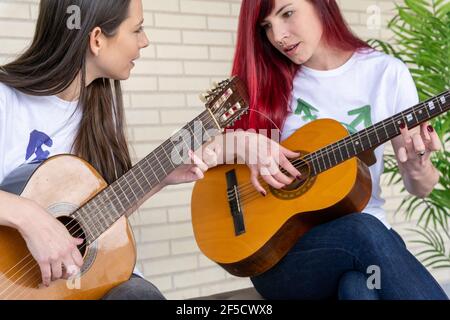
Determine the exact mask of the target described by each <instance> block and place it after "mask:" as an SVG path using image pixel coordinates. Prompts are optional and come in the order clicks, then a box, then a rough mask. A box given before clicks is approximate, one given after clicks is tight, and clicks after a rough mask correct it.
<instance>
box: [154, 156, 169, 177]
mask: <svg viewBox="0 0 450 320" xmlns="http://www.w3.org/2000/svg"><path fill="white" fill-rule="evenodd" d="M153 157H154V158H155V159H156V161H157V162H158V163H159V165H160V167H161V168H162V169H163V171H164V173H165V174H166V175H167V172H166V170H165V169H164V167H163V166H162V164H161V162H159V159H158V158H157V157H156V155H155V154H153ZM158 180H160V181H161V180H162V179H158Z"/></svg>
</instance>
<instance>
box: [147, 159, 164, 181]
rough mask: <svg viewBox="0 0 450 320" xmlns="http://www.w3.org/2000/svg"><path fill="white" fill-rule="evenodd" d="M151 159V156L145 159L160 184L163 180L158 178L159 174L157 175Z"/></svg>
mask: <svg viewBox="0 0 450 320" xmlns="http://www.w3.org/2000/svg"><path fill="white" fill-rule="evenodd" d="M150 155H152V154H150ZM150 155H149V157H150ZM149 160H150V159H149V158H145V161H146V163H147V165H148V167H149V168H150V170H152V172H153V175H154V176H155V178H156V181H158V183H157V184H160V183H161V180H159V178H158V176H157V175H156V173H155V170H153V166H152V164H151V163H150V162H149Z"/></svg>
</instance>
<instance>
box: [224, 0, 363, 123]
mask: <svg viewBox="0 0 450 320" xmlns="http://www.w3.org/2000/svg"><path fill="white" fill-rule="evenodd" d="M308 1H310V2H311V3H312V4H313V6H314V7H315V9H316V10H317V12H318V15H319V17H320V19H321V22H322V26H323V39H324V40H325V41H326V42H327V44H328V45H330V46H333V47H335V48H338V49H342V50H346V51H356V50H359V49H362V48H369V45H368V44H367V43H365V42H364V41H363V40H361V39H359V38H358V37H357V36H355V35H354V34H353V33H352V31H351V30H350V29H349V27H348V26H347V24H346V22H345V20H344V18H343V17H342V14H341V11H340V9H339V7H338V5H337V3H336V1H335V0H315V1H311V0H308ZM274 5H275V0H243V1H242V6H241V13H240V18H239V29H238V36H237V45H236V53H235V57H234V65H233V72H232V73H233V75H235V76H238V77H239V78H241V79H242V80H243V81H244V82H245V83H246V85H247V88H248V92H249V96H250V107H251V112H250V114H249V116H248V117H245V118H243V119H242V120H241V121H239V122H237V123H236V126H235V128H241V129H244V130H247V129H255V130H260V129H267V130H268V132H270V130H271V129H277V128H279V129H281V128H282V127H283V124H284V121H285V119H286V117H287V115H288V107H289V102H290V99H291V92H292V89H293V80H294V77H295V74H296V72H297V71H298V70H299V68H300V67H299V66H298V65H296V64H294V63H293V62H292V61H291V60H289V59H288V58H287V57H285V56H284V55H283V54H282V53H280V52H279V51H278V50H277V49H276V48H274V47H273V46H272V44H271V43H270V42H269V39H268V38H267V36H266V33H265V30H264V29H263V28H262V27H261V26H260V25H261V23H262V21H263V20H264V19H265V18H266V17H267V16H268V15H269V14H270V13H271V12H272V10H273V8H274ZM261 114H263V115H264V116H261Z"/></svg>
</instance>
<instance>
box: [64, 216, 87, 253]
mask: <svg viewBox="0 0 450 320" xmlns="http://www.w3.org/2000/svg"><path fill="white" fill-rule="evenodd" d="M58 220H59V221H60V222H61V223H62V224H63V225H65V226H66V229H67V230H68V231H69V233H70V234H71V235H72V237H74V238H81V239H83V240H84V241H85V242H83V243H82V244H81V245H79V246H78V250H80V252H81V255H82V256H84V255H85V253H86V234H85V232H84V230H83V228H82V227H81V225H80V223H79V222H78V221H77V220H75V219H73V218H71V217H66V216H63V217H58Z"/></svg>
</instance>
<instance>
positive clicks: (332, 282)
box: [251, 213, 448, 300]
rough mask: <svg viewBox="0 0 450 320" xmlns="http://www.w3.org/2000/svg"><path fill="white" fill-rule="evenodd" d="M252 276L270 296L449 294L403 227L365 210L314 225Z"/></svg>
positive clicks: (352, 297)
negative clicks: (389, 226)
mask: <svg viewBox="0 0 450 320" xmlns="http://www.w3.org/2000/svg"><path fill="white" fill-rule="evenodd" d="M377 270H378V271H377ZM251 280H252V282H253V285H254V286H255V288H256V290H257V291H258V292H259V293H260V294H261V295H262V296H263V297H264V298H266V299H307V300H316V299H339V300H397V299H402V300H408V299H411V300H422V299H433V300H447V299H448V297H447V295H446V294H445V292H444V291H443V289H442V288H441V287H440V286H439V284H438V283H437V282H436V280H435V279H434V278H433V277H432V275H431V274H430V273H429V272H428V271H427V270H426V269H425V267H424V266H423V265H422V264H421V263H420V262H419V261H418V260H417V259H416V258H415V257H414V256H413V255H412V254H411V253H410V252H409V251H408V250H407V248H406V245H405V243H404V242H403V240H402V238H401V237H400V236H399V235H398V233H396V232H395V231H394V230H392V229H391V230H389V229H387V228H386V227H385V226H384V224H383V223H381V222H380V221H379V220H378V219H377V218H375V217H373V216H371V215H369V214H364V213H362V214H361V213H356V214H351V215H347V216H344V217H342V218H339V219H336V220H334V221H331V222H328V223H325V224H322V225H319V226H317V227H315V228H313V229H312V230H310V231H309V232H307V233H306V234H305V235H304V236H303V237H301V238H300V240H299V241H298V242H297V243H296V244H295V245H294V247H293V248H292V249H291V250H290V251H289V253H288V254H287V255H286V256H285V257H284V258H283V259H282V260H281V261H280V262H279V263H278V264H277V265H275V266H274V267H273V268H272V269H270V270H269V271H267V272H265V273H263V274H261V275H259V276H256V277H253V278H252V279H251Z"/></svg>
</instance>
